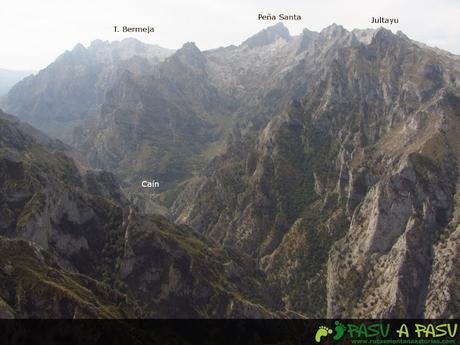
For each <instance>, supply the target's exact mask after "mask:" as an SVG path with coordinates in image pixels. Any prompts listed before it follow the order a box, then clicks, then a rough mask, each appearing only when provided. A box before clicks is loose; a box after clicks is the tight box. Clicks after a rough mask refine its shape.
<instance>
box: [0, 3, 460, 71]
mask: <svg viewBox="0 0 460 345" xmlns="http://www.w3.org/2000/svg"><path fill="white" fill-rule="evenodd" d="M259 13H261V14H267V13H271V14H279V13H285V14H293V13H296V14H299V15H301V16H302V20H301V21H296V22H284V24H285V25H286V26H287V27H288V28H289V30H290V31H291V34H295V35H297V34H299V33H300V32H301V31H302V29H303V28H308V29H310V30H314V31H320V30H321V29H322V28H324V27H326V26H328V25H330V24H332V23H337V24H341V25H343V26H344V27H345V28H347V29H349V30H351V29H353V28H362V29H363V28H368V27H374V28H375V27H377V26H378V25H376V24H371V23H370V21H371V17H372V16H374V17H380V16H383V17H390V18H399V24H397V25H391V26H386V27H387V28H389V29H391V30H393V31H394V32H396V31H397V30H402V31H403V32H404V33H406V34H407V35H408V36H409V37H410V38H412V39H415V40H418V41H422V42H424V43H426V44H428V45H431V46H437V47H439V48H442V49H446V50H448V51H451V52H453V53H456V54H460V21H459V18H460V0H379V1H376V0H315V1H312V0H226V1H225V2H223V1H218V0H189V1H186V0H126V1H120V0H40V1H37V0H2V1H1V3H0V30H1V31H0V32H1V33H0V46H1V54H0V68H8V69H34V70H38V69H41V68H43V67H46V66H47V65H48V64H49V63H51V62H52V61H53V60H54V59H55V58H56V57H57V56H58V55H60V54H61V53H63V52H64V51H65V50H68V49H72V48H73V47H74V46H75V45H76V44H77V43H79V42H80V43H83V44H84V45H85V46H87V45H88V44H89V43H90V42H91V41H93V40H95V39H98V38H99V39H104V40H110V41H113V40H120V39H123V38H125V37H136V38H138V39H140V40H142V41H144V42H148V43H155V44H159V45H161V46H164V47H167V48H179V47H180V46H182V44H183V43H184V42H187V41H194V42H196V44H197V46H198V47H199V48H200V49H202V50H205V49H210V48H215V47H219V46H226V45H230V44H239V43H241V42H242V41H243V40H244V39H246V38H247V37H248V36H250V35H252V34H254V33H256V32H257V31H259V30H261V29H262V28H264V27H266V26H269V25H273V24H275V23H276V22H270V21H259V20H257V16H258V14H259ZM114 25H119V26H122V25H128V26H147V25H150V26H153V27H154V28H155V32H154V33H153V34H148V35H147V34H136V35H133V34H123V33H114V32H113V26H114Z"/></svg>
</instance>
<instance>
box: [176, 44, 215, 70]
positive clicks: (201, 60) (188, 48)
mask: <svg viewBox="0 0 460 345" xmlns="http://www.w3.org/2000/svg"><path fill="white" fill-rule="evenodd" d="M171 60H173V61H174V60H177V61H179V62H180V63H181V64H182V65H185V66H191V67H194V68H203V67H204V66H205V64H206V58H205V57H204V56H203V54H202V53H201V51H200V49H198V47H197V46H196V44H195V43H194V42H187V43H185V44H184V45H183V46H182V48H180V49H179V50H177V51H176V53H175V54H174V55H173V56H172V57H171Z"/></svg>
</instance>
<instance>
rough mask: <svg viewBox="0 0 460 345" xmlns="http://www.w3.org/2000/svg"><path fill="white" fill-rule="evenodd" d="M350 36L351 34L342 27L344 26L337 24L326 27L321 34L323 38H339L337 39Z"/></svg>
mask: <svg viewBox="0 0 460 345" xmlns="http://www.w3.org/2000/svg"><path fill="white" fill-rule="evenodd" d="M347 34H349V32H348V31H347V30H346V29H345V28H344V27H343V26H342V25H337V24H335V23H333V24H331V25H329V26H327V27H325V28H324V29H323V30H321V32H320V36H323V37H325V38H329V39H331V38H337V37H342V36H345V35H347Z"/></svg>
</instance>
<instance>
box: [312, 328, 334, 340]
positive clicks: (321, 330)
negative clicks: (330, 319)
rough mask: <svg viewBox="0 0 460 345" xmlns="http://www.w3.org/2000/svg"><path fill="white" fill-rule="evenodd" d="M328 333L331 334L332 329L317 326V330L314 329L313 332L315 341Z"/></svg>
mask: <svg viewBox="0 0 460 345" xmlns="http://www.w3.org/2000/svg"><path fill="white" fill-rule="evenodd" d="M329 334H332V329H330V328H328V327H326V326H319V328H318V330H317V331H316V334H315V341H316V342H317V343H320V342H321V338H322V337H325V336H327V335H329Z"/></svg>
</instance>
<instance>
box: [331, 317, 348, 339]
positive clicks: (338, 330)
mask: <svg viewBox="0 0 460 345" xmlns="http://www.w3.org/2000/svg"><path fill="white" fill-rule="evenodd" d="M345 331H346V327H345V325H344V324H343V323H340V322H339V321H336V322H335V335H334V337H333V338H332V339H334V340H340V339H342V337H343V335H344V334H345Z"/></svg>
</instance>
